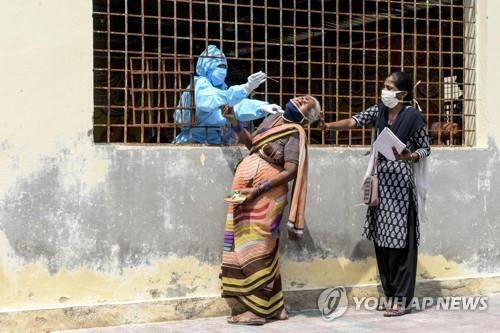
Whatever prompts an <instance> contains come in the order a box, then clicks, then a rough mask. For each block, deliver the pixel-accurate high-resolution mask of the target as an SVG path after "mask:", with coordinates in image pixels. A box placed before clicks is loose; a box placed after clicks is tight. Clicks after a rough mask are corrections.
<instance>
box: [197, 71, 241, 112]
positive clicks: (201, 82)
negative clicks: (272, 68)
mask: <svg viewBox="0 0 500 333" xmlns="http://www.w3.org/2000/svg"><path fill="white" fill-rule="evenodd" d="M246 97H247V93H246V91H245V89H244V88H243V86H242V85H239V86H232V87H230V88H229V89H227V90H223V89H219V88H215V87H214V86H212V84H211V83H210V82H209V81H208V80H207V79H206V78H204V77H200V78H198V79H197V80H196V86H195V99H196V108H197V109H199V110H200V111H202V112H211V111H213V110H218V109H219V108H220V107H221V106H222V105H224V104H229V105H231V106H234V105H236V104H238V103H239V102H241V101H242V100H243V99H245V98H246Z"/></svg>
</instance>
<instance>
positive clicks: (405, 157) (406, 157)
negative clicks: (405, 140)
mask: <svg viewBox="0 0 500 333" xmlns="http://www.w3.org/2000/svg"><path fill="white" fill-rule="evenodd" d="M392 152H393V153H394V157H396V161H413V162H414V161H415V160H416V158H415V155H416V153H412V152H411V151H409V150H408V149H406V148H405V149H404V150H403V151H402V152H401V154H400V153H398V151H397V150H396V147H392Z"/></svg>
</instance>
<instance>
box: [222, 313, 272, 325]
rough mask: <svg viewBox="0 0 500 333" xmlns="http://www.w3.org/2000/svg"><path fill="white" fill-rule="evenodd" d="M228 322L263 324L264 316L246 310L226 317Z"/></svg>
mask: <svg viewBox="0 0 500 333" xmlns="http://www.w3.org/2000/svg"><path fill="white" fill-rule="evenodd" d="M227 322H228V323H229V324H239V325H264V324H265V322H266V318H264V317H259V316H257V315H256V314H254V313H252V312H250V311H246V312H243V313H241V314H239V315H237V316H232V317H229V318H228V319H227Z"/></svg>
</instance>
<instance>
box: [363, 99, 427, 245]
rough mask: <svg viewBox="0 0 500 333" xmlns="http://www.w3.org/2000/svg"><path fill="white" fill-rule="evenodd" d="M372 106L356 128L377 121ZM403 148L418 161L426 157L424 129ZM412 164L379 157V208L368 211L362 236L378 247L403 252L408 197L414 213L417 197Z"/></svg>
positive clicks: (376, 112)
mask: <svg viewBox="0 0 500 333" xmlns="http://www.w3.org/2000/svg"><path fill="white" fill-rule="evenodd" d="M378 113H379V110H378V107H377V106H376V105H375V106H373V107H371V108H369V109H368V110H366V111H364V112H361V113H359V114H357V115H355V116H353V119H354V120H355V121H356V123H357V125H358V126H359V127H362V126H366V125H369V124H375V121H376V120H377V118H378ZM406 146H407V148H408V149H410V151H412V152H416V153H417V154H418V156H419V160H420V159H423V158H426V157H427V156H429V154H430V152H431V149H430V145H429V136H428V133H427V128H426V126H425V125H424V126H422V127H421V128H419V129H417V130H416V131H415V133H414V134H413V135H412V136H411V137H410V139H409V140H408V142H406ZM412 164H413V162H410V161H390V160H387V159H385V158H384V157H383V156H381V155H380V157H379V161H378V167H377V170H378V179H379V200H380V201H379V205H378V206H376V207H369V208H368V211H367V213H366V222H365V226H364V231H363V236H364V237H366V238H368V239H369V240H372V241H374V242H375V243H377V245H378V246H381V247H389V248H404V247H405V246H406V234H407V232H408V228H407V220H408V211H409V207H410V195H411V198H412V200H413V201H414V203H415V209H417V207H418V206H417V194H416V190H415V178H414V175H413V168H412ZM415 224H416V229H417V230H416V234H417V244H418V243H419V241H420V229H419V221H418V218H417V221H416V223H415Z"/></svg>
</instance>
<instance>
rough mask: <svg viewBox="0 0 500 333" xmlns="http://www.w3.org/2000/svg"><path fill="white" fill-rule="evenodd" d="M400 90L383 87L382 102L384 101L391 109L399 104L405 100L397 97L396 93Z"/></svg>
mask: <svg viewBox="0 0 500 333" xmlns="http://www.w3.org/2000/svg"><path fill="white" fill-rule="evenodd" d="M400 92H401V91H393V90H387V89H382V96H381V99H382V103H384V105H385V106H387V107H388V108H390V109H391V108H393V107H395V106H396V105H398V103H399V102H403V101H400V100H399V99H398V98H397V97H396V94H397V93H400Z"/></svg>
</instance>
